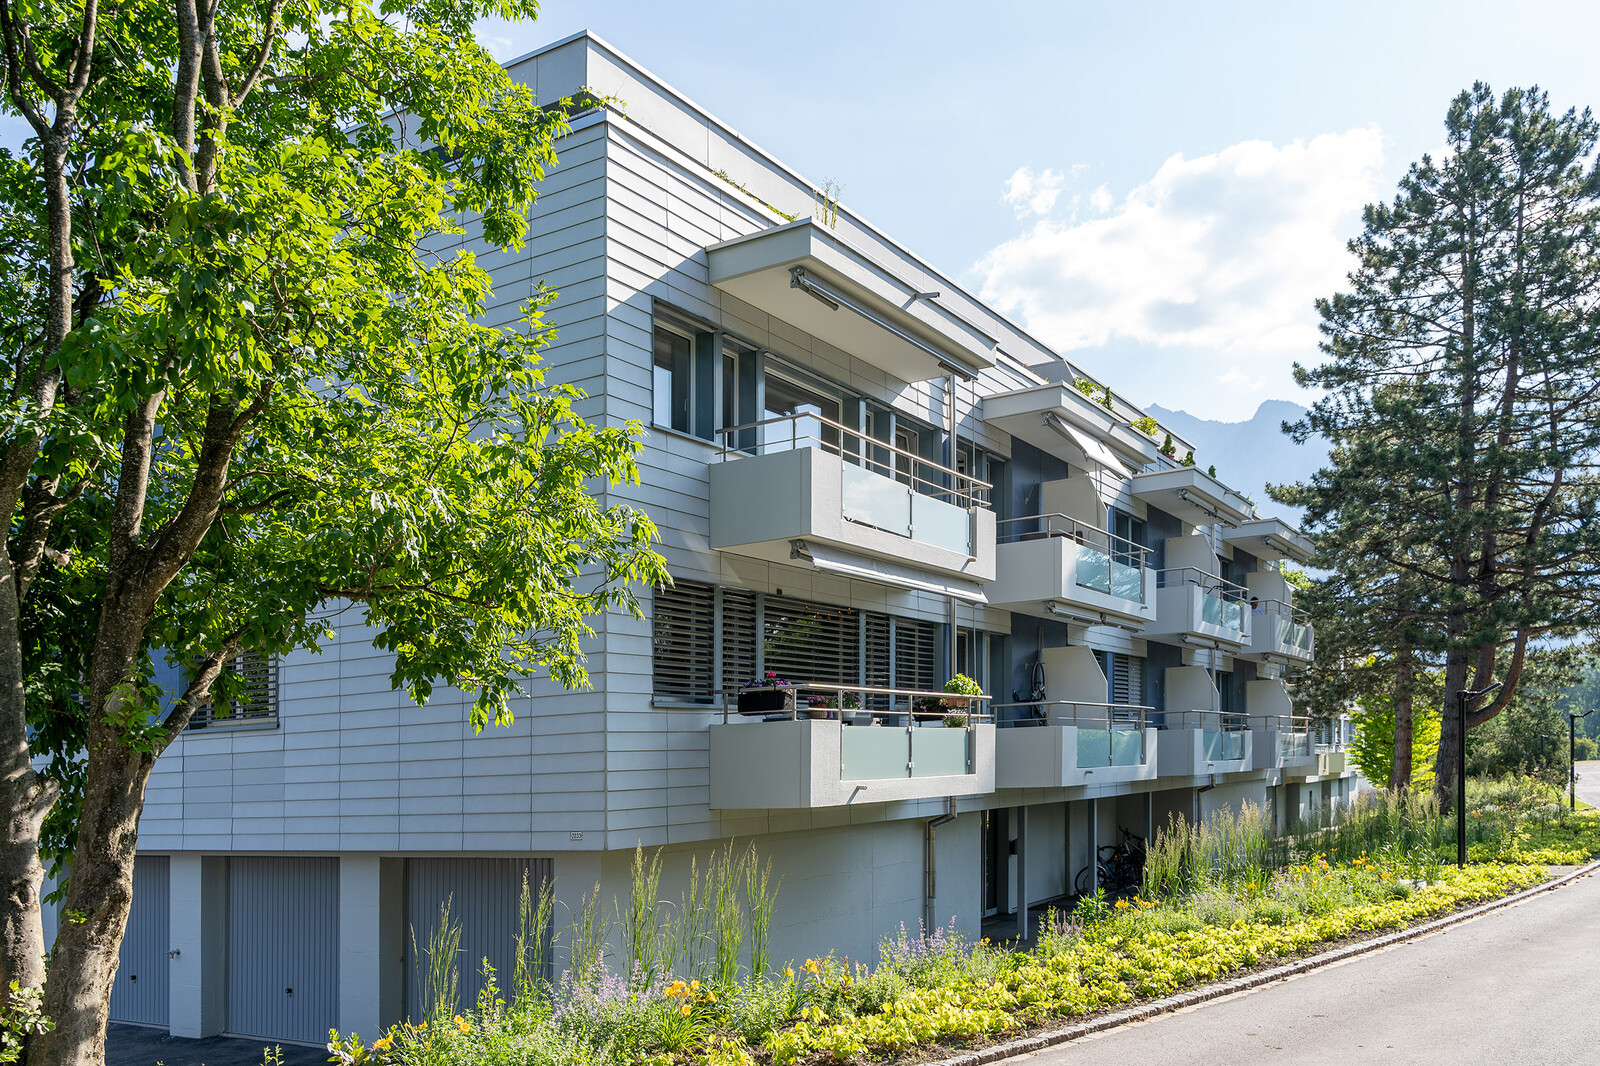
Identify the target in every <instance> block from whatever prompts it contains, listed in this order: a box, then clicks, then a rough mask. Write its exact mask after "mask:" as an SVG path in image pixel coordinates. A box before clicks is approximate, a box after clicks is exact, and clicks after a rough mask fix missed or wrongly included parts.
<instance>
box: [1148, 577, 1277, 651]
mask: <svg viewBox="0 0 1600 1066" xmlns="http://www.w3.org/2000/svg"><path fill="white" fill-rule="evenodd" d="M1155 576H1156V615H1155V618H1154V619H1153V620H1152V621H1151V622H1150V623H1149V624H1147V625H1146V626H1145V630H1144V635H1145V636H1146V637H1147V638H1149V639H1151V640H1157V641H1160V642H1162V643H1165V644H1195V645H1200V646H1204V647H1213V648H1220V649H1223V650H1225V651H1233V652H1237V651H1238V650H1239V649H1241V648H1243V647H1245V646H1246V645H1248V644H1249V643H1250V630H1251V621H1252V619H1251V617H1250V605H1249V600H1250V592H1249V590H1248V589H1246V588H1244V586H1242V585H1235V584H1234V583H1233V582H1231V581H1224V580H1223V579H1222V578H1220V577H1217V576H1216V575H1215V574H1209V573H1207V572H1206V571H1204V570H1201V569H1199V568H1197V567H1193V566H1181V567H1176V568H1170V569H1167V570H1159V571H1157V572H1156V575H1155Z"/></svg>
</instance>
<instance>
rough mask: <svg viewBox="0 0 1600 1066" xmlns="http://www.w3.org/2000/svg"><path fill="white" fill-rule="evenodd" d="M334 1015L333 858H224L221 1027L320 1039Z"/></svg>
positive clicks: (336, 896) (336, 875)
mask: <svg viewBox="0 0 1600 1066" xmlns="http://www.w3.org/2000/svg"><path fill="white" fill-rule="evenodd" d="M338 1018H339V861H338V860H337V859H307V858H256V857H245V856H239V857H235V858H232V859H230V860H229V861H228V1031H229V1032H230V1033H234V1034H236V1035H239V1036H253V1037H259V1038H262V1039H266V1040H293V1041H299V1042H303V1043H308V1044H320V1043H322V1042H324V1041H326V1040H327V1039H328V1030H329V1029H332V1028H333V1027H334V1026H335V1025H337V1024H338Z"/></svg>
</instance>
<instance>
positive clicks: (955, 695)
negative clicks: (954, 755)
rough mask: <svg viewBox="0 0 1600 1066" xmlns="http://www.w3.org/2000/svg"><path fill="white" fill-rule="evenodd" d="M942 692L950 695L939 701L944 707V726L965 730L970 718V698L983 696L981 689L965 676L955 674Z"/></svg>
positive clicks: (945, 684)
mask: <svg viewBox="0 0 1600 1066" xmlns="http://www.w3.org/2000/svg"><path fill="white" fill-rule="evenodd" d="M944 690H945V691H946V692H948V693H950V695H949V696H946V697H945V698H944V699H942V700H940V701H939V702H940V704H941V705H942V706H943V707H944V712H945V713H944V724H945V725H946V726H948V727H950V728H951V729H965V728H966V725H967V722H968V720H969V719H970V717H971V716H970V713H969V710H968V708H970V707H971V705H972V699H971V697H973V696H981V695H983V687H982V686H981V685H979V684H978V683H977V682H976V681H974V680H972V678H970V677H968V676H967V675H966V674H957V675H956V676H955V677H952V678H951V679H950V680H949V681H946V682H945V683H944Z"/></svg>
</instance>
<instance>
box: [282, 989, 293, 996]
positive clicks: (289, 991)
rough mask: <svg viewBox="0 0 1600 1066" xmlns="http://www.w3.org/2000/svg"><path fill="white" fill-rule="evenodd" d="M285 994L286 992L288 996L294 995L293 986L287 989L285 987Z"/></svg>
mask: <svg viewBox="0 0 1600 1066" xmlns="http://www.w3.org/2000/svg"><path fill="white" fill-rule="evenodd" d="M283 994H284V995H286V996H292V995H294V989H292V988H285V989H284V990H283Z"/></svg>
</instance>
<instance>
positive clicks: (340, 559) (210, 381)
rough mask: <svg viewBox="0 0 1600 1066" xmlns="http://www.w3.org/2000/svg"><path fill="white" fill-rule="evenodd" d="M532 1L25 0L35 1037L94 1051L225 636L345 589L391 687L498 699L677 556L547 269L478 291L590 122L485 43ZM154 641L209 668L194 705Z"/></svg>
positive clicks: (310, 610) (20, 778) (567, 670)
mask: <svg viewBox="0 0 1600 1066" xmlns="http://www.w3.org/2000/svg"><path fill="white" fill-rule="evenodd" d="M534 9H535V4H534V2H533V0H414V2H405V3H402V2H392V0H384V2H383V4H382V5H381V6H369V5H365V4H357V5H354V6H350V5H342V6H339V5H324V4H322V3H321V2H320V0H260V2H253V0H243V2H238V3H234V2H232V0H217V2H214V3H213V2H207V3H196V0H154V2H144V0H135V2H134V3H131V4H124V5H118V6H115V7H103V6H102V5H101V4H100V3H99V0H45V2H44V3H42V4H41V3H18V2H17V0H0V45H3V50H4V56H5V61H6V78H7V80H6V100H7V102H8V104H9V107H10V108H11V109H12V110H13V111H15V112H16V113H18V114H20V115H22V116H23V117H24V118H25V119H26V120H27V122H28V123H29V124H30V126H31V127H32V129H33V134H34V136H33V139H32V140H31V141H30V142H29V145H28V149H27V151H26V152H25V153H24V154H23V155H22V156H21V157H19V158H18V159H17V160H13V161H9V166H8V169H6V170H5V171H4V172H3V174H0V179H3V180H0V229H3V230H4V236H5V237H6V238H7V240H8V243H7V245H6V247H5V248H4V254H5V256H6V261H5V266H4V270H5V276H4V277H3V278H0V296H3V297H4V298H6V299H8V300H10V301H12V304H10V305H8V306H7V315H5V316H3V317H4V318H5V319H6V320H7V327H8V328H6V329H4V330H0V346H3V347H4V350H5V353H6V355H7V356H8V357H9V358H10V359H11V360H12V363H11V365H10V366H9V367H8V368H7V370H8V378H7V380H8V382H9V392H8V394H7V396H6V408H5V411H6V418H5V422H4V425H3V427H0V430H3V436H0V502H3V504H4V506H5V507H6V508H7V509H9V512H10V514H11V515H12V519H11V524H10V531H9V536H8V542H7V547H8V551H9V557H8V559H7V560H6V562H7V563H8V565H5V566H0V742H3V754H0V760H3V765H0V811H3V815H4V818H5V820H6V834H5V839H4V842H3V845H0V847H3V851H0V882H3V885H0V887H3V889H4V891H3V892H0V934H3V943H0V989H3V988H5V987H7V982H9V981H16V982H18V984H19V986H21V987H33V986H38V985H39V984H40V982H41V981H42V982H43V984H44V1009H45V1013H46V1014H47V1015H48V1016H49V1018H50V1019H51V1021H52V1023H53V1025H54V1029H53V1031H51V1032H49V1033H47V1034H45V1035H43V1036H40V1037H38V1038H36V1039H34V1040H32V1041H31V1042H30V1045H29V1048H28V1052H27V1054H28V1057H29V1058H30V1059H31V1060H35V1061H39V1062H50V1063H96V1062H100V1061H102V1060H103V1054H104V1049H103V1042H104V1032H105V1024H106V1014H107V1005H108V999H109V991H110V987H111V978H112V974H113V972H114V970H115V967H116V963H117V952H118V945H119V943H120V940H121V938H122V934H123V929H124V926H125V923H126V919H127V915H128V904H129V899H130V894H131V871H132V864H133V857H134V851H135V846H136V841H137V833H138V822H139V816H140V812H141V809H142V804H143V796H144V788H145V783H146V781H147V780H148V777H149V774H150V771H151V768H152V766H153V765H154V763H155V761H156V759H157V758H158V756H159V755H160V754H161V752H162V751H163V749H165V748H166V747H167V745H168V744H170V743H171V741H172V739H173V738H174V737H175V736H176V735H177V734H178V733H179V732H181V731H182V730H183V729H184V728H185V726H186V725H187V724H188V722H189V720H190V717H191V716H192V715H193V714H194V712H195V711H196V710H197V709H198V708H201V707H203V706H205V705H206V704H208V703H210V702H212V701H213V700H223V699H228V698H231V697H232V696H234V695H236V694H237V691H236V688H235V682H234V680H233V678H232V677H231V675H230V674H229V673H228V672H227V671H226V670H225V666H226V664H227V663H228V662H229V661H230V660H232V659H234V658H235V657H237V656H238V655H240V654H241V653H243V652H256V653H260V654H264V655H272V654H281V653H283V652H285V651H287V650H289V649H291V648H295V647H313V648H314V647H316V646H317V644H318V642H319V641H322V640H325V639H326V638H327V637H328V635H329V633H330V632H331V628H330V624H329V622H328V621H327V617H326V613H325V612H324V613H321V614H319V611H320V610H321V609H323V608H326V607H329V606H331V605H337V604H341V603H350V604H354V605H356V607H355V609H354V610H353V611H352V613H351V621H352V622H361V623H364V624H366V625H368V626H370V627H371V628H372V630H373V632H374V633H375V640H376V643H377V644H378V645H379V646H381V647H383V648H386V649H388V650H389V651H392V652H393V654H394V663H395V665H394V672H393V675H392V681H393V683H394V684H395V685H396V686H401V687H404V688H405V689H406V690H407V691H408V692H409V693H410V694H411V695H412V696H413V697H414V698H415V699H417V700H419V701H422V700H426V699H427V698H428V696H429V694H430V692H431V691H432V688H433V686H434V685H435V684H436V683H438V682H440V681H441V680H442V681H443V682H445V683H448V684H450V685H453V686H456V687H459V688H461V689H464V690H466V691H468V692H470V693H472V694H473V696H474V701H475V702H474V704H473V708H472V719H473V721H474V723H475V724H476V725H478V726H479V727H482V726H483V725H484V724H485V723H486V722H487V721H489V720H491V719H492V720H495V721H505V720H506V719H507V718H508V716H509V713H510V711H509V703H508V701H509V699H510V698H511V697H512V696H513V695H514V694H515V693H516V692H517V691H518V689H519V686H520V685H521V684H522V681H523V679H524V678H526V677H528V676H530V675H532V674H536V673H540V672H544V673H548V674H549V675H550V676H552V677H553V678H554V679H555V680H556V681H558V682H560V683H562V684H565V685H568V686H575V685H580V684H582V683H583V682H584V681H585V680H586V676H585V673H584V668H583V654H582V650H583V644H582V642H583V639H584V637H585V635H586V634H587V633H588V632H589V620H590V619H591V618H592V617H593V616H594V615H595V614H597V613H599V612H604V611H609V610H621V611H633V612H635V613H637V611H638V606H637V603H636V602H635V600H634V597H633V593H632V591H631V585H632V583H634V582H653V581H656V580H659V579H661V578H663V577H664V570H663V567H662V562H661V559H660V557H659V556H658V555H656V554H655V553H654V551H653V550H652V549H651V544H652V541H653V539H654V529H653V527H652V526H651V524H650V523H649V521H648V520H647V519H646V518H645V517H644V516H643V515H641V514H638V513H636V512H634V511H632V510H630V509H628V508H626V507H623V506H618V505H611V504H609V503H608V502H607V498H606V495H605V489H606V487H607V484H608V483H610V482H616V481H622V480H627V479H631V478H634V477H636V476H637V474H636V470H635V466H634V455H635V450H636V447H637V440H636V431H637V428H638V427H636V426H631V425H618V426H609V427H605V428H599V427H595V426H591V425H589V424H588V423H587V422H585V421H584V420H583V419H582V418H580V417H578V414H577V412H576V409H575V407H574V404H575V403H576V402H578V395H577V394H576V393H575V392H574V391H573V390H571V389H569V388H564V387H561V386H558V385H554V384H549V383H546V382H545V380H544V377H543V373H542V371H541V369H540V367H539V366H538V360H537V354H536V353H537V349H538V348H539V346H540V345H541V344H542V343H543V341H544V340H546V339H547V338H548V335H549V330H550V323H548V322H547V321H546V320H545V318H544V309H545V304H546V302H547V297H548V294H537V295H536V296H535V298H534V299H533V301H532V302H531V303H530V304H529V305H528V307H527V308H526V309H525V312H526V316H525V319H524V321H523V322H522V324H521V326H520V327H519V328H516V329H503V328H497V327H492V326H487V325H484V324H482V322H481V319H482V318H483V317H485V315H486V311H487V309H488V307H489V306H490V304H489V300H490V296H491V293H490V288H489V279H488V276H487V275H486V274H485V272H484V271H483V270H482V269H481V268H480V267H479V266H478V264H477V263H476V261H475V259H474V257H473V256H472V255H471V254H469V253H468V252H466V251H465V250H464V249H465V247H466V246H467V243H468V239H469V238H470V239H471V240H472V241H476V240H478V239H480V238H481V240H482V242H483V243H484V244H486V245H487V246H490V247H494V246H508V247H515V246H517V245H518V244H519V243H520V241H521V239H522V236H523V234H524V232H525V225H526V217H527V212H528V211H529V210H531V209H532V205H533V200H534V196H535V190H536V184H537V182H538V180H539V178H540V177H541V176H542V175H543V172H544V168H545V167H547V166H548V165H550V164H551V163H552V161H553V160H554V154H553V142H554V138H555V137H556V136H557V135H559V133H560V132H561V131H562V130H563V129H564V128H565V121H566V114H565V111H564V109H563V108H561V107H550V106H548V105H549V104H550V103H553V102H536V101H535V100H534V99H533V98H532V97H531V95H530V94H529V92H528V90H527V88H526V87H525V86H522V85H519V84H517V83H514V82H513V81H512V80H511V79H510V78H509V77H508V76H507V75H506V73H505V72H504V71H503V70H502V69H501V68H500V67H499V66H498V65H497V64H496V63H495V62H494V61H493V59H492V58H491V57H489V56H488V55H487V54H486V53H485V52H484V51H483V50H482V49H481V48H480V47H478V46H477V45H476V44H475V43H474V42H473V39H472V33H471V26H472V23H473V21H474V20H475V19H477V18H479V17H482V16H485V15H489V14H496V15H500V16H505V17H513V18H515V17H532V16H533V14H534V13H535V12H534ZM158 651H159V652H160V653H162V654H167V655H170V656H172V657H173V658H174V659H175V660H177V661H178V662H180V663H182V664H184V665H185V666H186V667H187V674H186V677H187V681H186V687H185V688H184V689H183V691H181V692H179V693H176V694H175V695H176V700H175V705H172V706H169V705H168V704H169V703H171V702H172V701H170V700H167V699H165V698H164V694H163V693H162V691H161V690H160V689H159V688H158V687H157V686H156V685H155V684H154V682H153V661H154V656H155V655H156V654H157V653H158ZM52 662H53V663H55V667H54V668H52V667H51V663H52ZM38 760H43V761H44V763H45V768H44V769H39V768H37V766H36V762H37V761H38ZM64 784H65V785H66V786H67V788H66V790H65V793H64V792H63V785H64ZM63 795H65V796H66V798H67V800H68V801H70V810H69V811H68V813H69V815H70V817H66V818H61V817H58V818H57V820H56V822H55V823H54V824H55V825H56V826H57V827H58V828H59V829H61V830H62V832H63V838H62V844H61V846H63V847H66V848H69V849H70V856H71V864H70V871H71V873H70V880H69V882H68V887H67V892H66V898H65V908H66V910H67V911H68V912H69V913H71V914H73V915H74V920H72V921H68V922H64V923H62V926H61V931H60V934H59V935H58V937H57V939H56V942H55V944H54V946H53V951H52V954H51V956H50V964H49V970H48V974H46V973H45V970H44V945H43V942H42V939H41V933H40V928H41V926H40V916H39V888H40V880H41V875H42V871H41V868H40V862H39V846H40V842H41V833H42V832H43V831H44V830H43V828H42V827H43V824H44V822H45V819H46V818H47V817H49V816H50V814H51V812H52V811H57V812H60V811H62V810H63V808H62V806H61V804H62V797H63Z"/></svg>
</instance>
